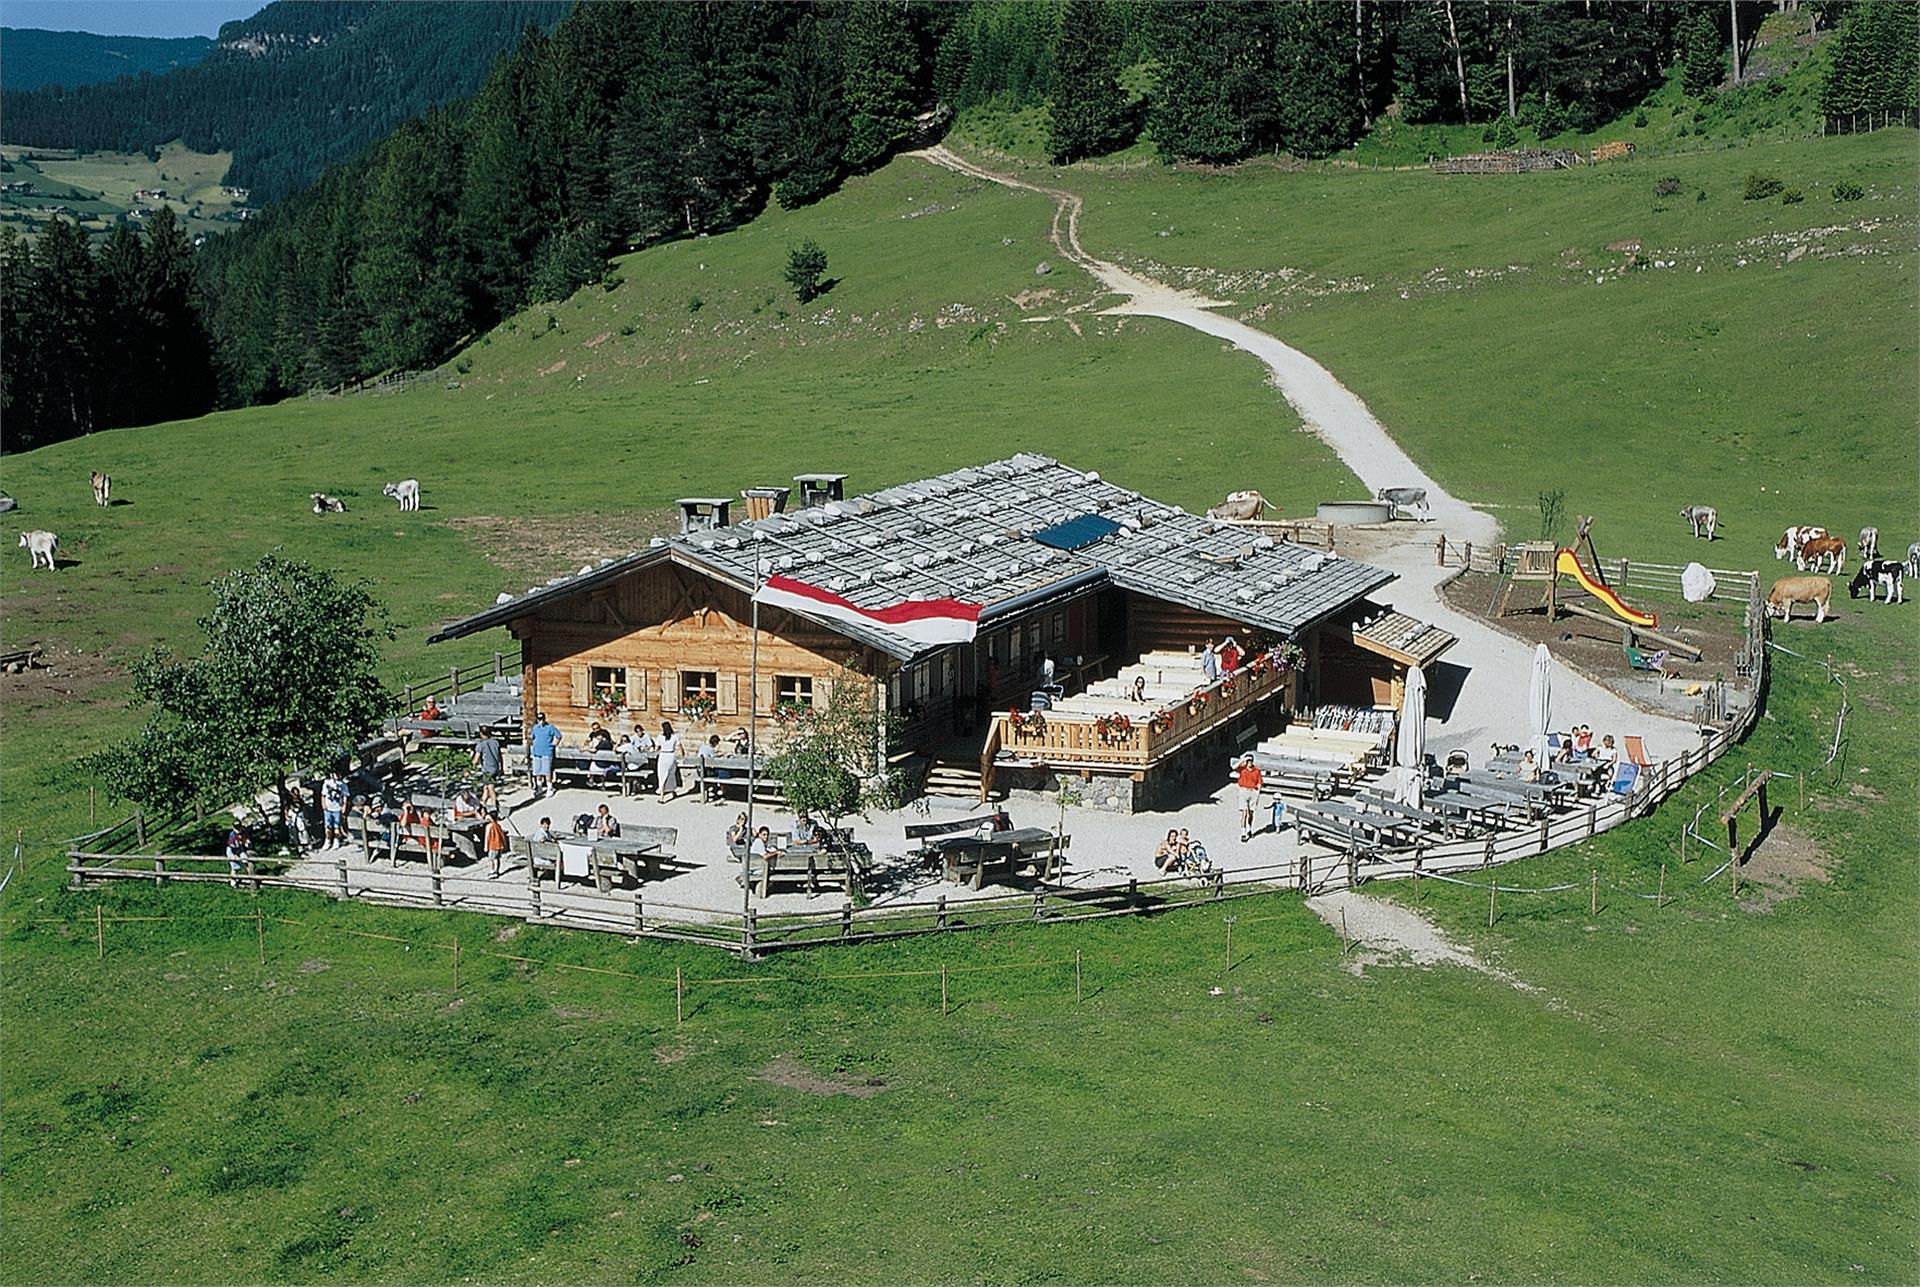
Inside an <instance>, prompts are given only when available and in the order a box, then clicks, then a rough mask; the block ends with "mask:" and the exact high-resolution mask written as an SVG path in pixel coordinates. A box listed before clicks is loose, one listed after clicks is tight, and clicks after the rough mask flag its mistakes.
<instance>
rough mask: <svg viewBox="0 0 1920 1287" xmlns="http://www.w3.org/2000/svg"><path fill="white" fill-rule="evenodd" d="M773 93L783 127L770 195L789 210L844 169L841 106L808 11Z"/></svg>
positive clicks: (825, 188)
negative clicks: (775, 92) (775, 181)
mask: <svg viewBox="0 0 1920 1287" xmlns="http://www.w3.org/2000/svg"><path fill="white" fill-rule="evenodd" d="M956 30H957V28H956ZM778 93H779V103H780V114H779V117H780V121H781V123H782V126H783V130H782V136H781V140H780V148H779V151H778V153H777V155H776V163H775V169H774V173H775V174H777V175H778V176H779V180H778V182H777V183H776V184H775V185H774V189H773V195H774V197H775V199H776V200H778V201H779V202H780V204H781V205H782V206H784V207H786V208H787V209H789V210H791V209H794V208H796V207H798V206H804V205H807V204H809V203H810V202H814V201H818V200H819V199H820V198H821V197H823V196H825V195H826V194H827V193H828V192H830V191H832V190H833V186H834V185H835V184H837V183H838V182H840V176H841V175H842V174H843V173H844V171H843V169H842V165H843V164H844V162H843V160H842V158H843V157H844V156H845V154H846V149H847V107H846V103H845V101H844V100H843V99H842V97H841V93H840V59H839V57H838V54H837V51H836V50H835V49H834V47H833V31H832V29H831V28H830V27H829V25H828V23H827V22H826V21H825V20H823V19H820V18H816V17H814V16H812V15H808V16H806V17H804V18H802V19H801V21H800V23H799V25H798V26H797V27H795V28H794V30H793V33H792V35H791V36H790V37H789V38H788V40H787V44H786V48H785V49H784V50H783V51H782V54H781V59H780V82H779V89H778Z"/></svg>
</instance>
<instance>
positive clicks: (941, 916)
mask: <svg viewBox="0 0 1920 1287" xmlns="http://www.w3.org/2000/svg"><path fill="white" fill-rule="evenodd" d="M933 918H934V919H933V927H934V928H935V929H945V928H946V927H947V896H946V895H945V894H942V895H940V901H939V903H938V904H937V905H936V906H935V908H934V913H933Z"/></svg>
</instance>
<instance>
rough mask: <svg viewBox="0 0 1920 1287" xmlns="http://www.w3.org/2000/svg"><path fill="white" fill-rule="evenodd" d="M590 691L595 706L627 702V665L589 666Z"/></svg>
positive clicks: (611, 705)
mask: <svg viewBox="0 0 1920 1287" xmlns="http://www.w3.org/2000/svg"><path fill="white" fill-rule="evenodd" d="M587 683H588V685H589V689H588V691H589V692H590V693H591V695H592V700H593V704H594V705H595V706H607V707H615V706H625V705H626V704H627V668H626V667H625V666H589V667H587Z"/></svg>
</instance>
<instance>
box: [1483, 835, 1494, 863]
mask: <svg viewBox="0 0 1920 1287" xmlns="http://www.w3.org/2000/svg"><path fill="white" fill-rule="evenodd" d="M1480 865H1481V866H1482V867H1491V866H1493V837H1492V836H1488V837H1487V854H1486V857H1484V858H1482V859H1481V860H1480Z"/></svg>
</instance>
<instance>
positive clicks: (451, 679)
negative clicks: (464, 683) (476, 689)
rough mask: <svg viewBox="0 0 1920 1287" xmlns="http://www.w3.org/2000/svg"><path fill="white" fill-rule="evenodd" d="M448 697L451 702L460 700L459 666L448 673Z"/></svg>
mask: <svg viewBox="0 0 1920 1287" xmlns="http://www.w3.org/2000/svg"><path fill="white" fill-rule="evenodd" d="M447 697H448V699H449V700H451V701H458V700H459V699H460V667H458V666H455V667H454V668H453V669H452V670H450V671H448V672H447Z"/></svg>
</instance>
